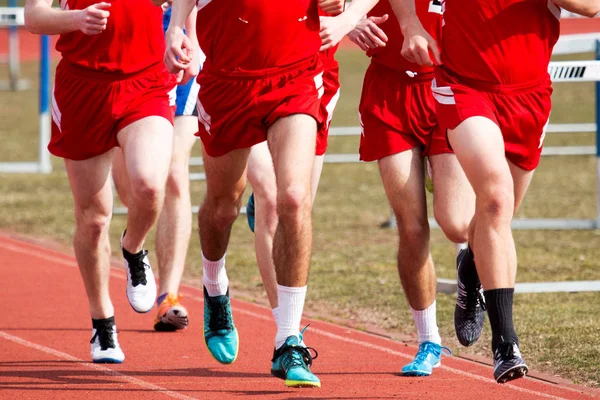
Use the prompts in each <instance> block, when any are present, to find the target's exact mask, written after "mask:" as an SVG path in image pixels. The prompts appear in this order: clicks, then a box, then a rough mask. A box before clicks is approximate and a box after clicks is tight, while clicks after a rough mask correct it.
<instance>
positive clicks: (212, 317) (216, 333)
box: [204, 288, 239, 364]
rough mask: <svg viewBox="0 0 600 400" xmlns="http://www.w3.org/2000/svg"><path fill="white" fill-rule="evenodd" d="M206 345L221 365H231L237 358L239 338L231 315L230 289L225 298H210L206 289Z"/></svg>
mask: <svg viewBox="0 0 600 400" xmlns="http://www.w3.org/2000/svg"><path fill="white" fill-rule="evenodd" d="M204 343H206V347H207V348H208V351H209V352H210V354H211V355H212V356H213V357H214V358H215V360H217V361H218V362H220V363H221V364H231V363H232V362H234V361H235V360H236V358H237V355H238V350H239V336H238V331H237V329H236V328H235V325H234V323H233V315H232V314H231V302H230V301H229V289H228V290H227V293H226V294H225V295H224V296H215V297H210V296H209V295H208V292H207V291H206V288H204Z"/></svg>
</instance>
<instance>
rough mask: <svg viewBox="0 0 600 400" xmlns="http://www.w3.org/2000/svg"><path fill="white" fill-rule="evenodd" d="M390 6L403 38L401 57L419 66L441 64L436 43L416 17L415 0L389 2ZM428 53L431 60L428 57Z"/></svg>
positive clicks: (391, 0) (393, 0) (392, 0)
mask: <svg viewBox="0 0 600 400" xmlns="http://www.w3.org/2000/svg"><path fill="white" fill-rule="evenodd" d="M390 4H391V6H392V10H394V14H395V15H396V18H397V19H398V23H399V24H400V29H401V30H402V35H403V36H404V44H403V46H402V56H403V57H404V58H406V59H407V60H408V61H410V62H414V63H417V64H420V65H433V64H434V63H435V64H441V59H440V51H439V49H438V46H437V43H436V42H435V40H433V38H432V37H431V35H430V34H429V33H427V31H426V30H425V28H423V25H422V24H421V21H419V18H418V17H417V12H416V10H415V0H390ZM430 52H431V55H432V56H433V60H431V57H430V56H429V53H430Z"/></svg>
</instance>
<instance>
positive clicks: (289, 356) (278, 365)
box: [271, 336, 321, 388]
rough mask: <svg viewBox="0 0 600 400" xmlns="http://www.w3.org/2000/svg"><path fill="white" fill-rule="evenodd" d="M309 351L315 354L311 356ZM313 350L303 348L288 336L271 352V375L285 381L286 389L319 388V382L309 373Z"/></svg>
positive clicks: (294, 337) (316, 354) (315, 356)
mask: <svg viewBox="0 0 600 400" xmlns="http://www.w3.org/2000/svg"><path fill="white" fill-rule="evenodd" d="M310 350H312V351H314V352H315V355H314V357H313V355H312V354H311V352H310ZM317 356H318V353H317V351H316V350H315V349H311V348H309V347H306V346H303V345H302V344H300V343H299V341H298V338H297V337H296V336H290V337H288V338H287V339H286V340H285V343H284V344H283V346H281V347H280V348H279V349H277V350H275V351H274V352H273V359H272V360H271V361H272V362H273V364H272V365H271V375H273V376H275V377H277V378H281V379H284V380H285V386H288V387H296V388H301V387H318V388H320V387H321V381H320V380H319V378H317V377H316V376H315V374H313V373H312V372H311V371H310V366H311V365H312V360H313V359H315V358H317Z"/></svg>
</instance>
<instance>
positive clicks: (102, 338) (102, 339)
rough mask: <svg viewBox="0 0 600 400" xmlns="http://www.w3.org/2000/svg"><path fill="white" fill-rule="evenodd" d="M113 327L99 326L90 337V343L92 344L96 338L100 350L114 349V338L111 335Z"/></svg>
mask: <svg viewBox="0 0 600 400" xmlns="http://www.w3.org/2000/svg"><path fill="white" fill-rule="evenodd" d="M113 333H114V331H113V327H112V326H101V327H99V328H98V329H96V333H95V334H94V336H92V340H90V343H94V341H95V340H96V338H98V342H99V343H100V349H101V350H107V349H114V348H115V347H117V346H116V344H115V338H114V335H113Z"/></svg>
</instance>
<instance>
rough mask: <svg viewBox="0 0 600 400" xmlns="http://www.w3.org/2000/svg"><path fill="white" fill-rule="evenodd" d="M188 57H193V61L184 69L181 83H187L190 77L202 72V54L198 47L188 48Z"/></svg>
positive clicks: (179, 82)
mask: <svg viewBox="0 0 600 400" xmlns="http://www.w3.org/2000/svg"><path fill="white" fill-rule="evenodd" d="M187 54H188V57H190V58H191V60H192V61H191V62H190V65H189V67H187V68H186V69H184V70H183V75H182V76H181V80H180V81H178V84H179V85H185V84H187V83H188V82H189V81H190V79H194V77H196V75H198V73H200V62H199V61H200V55H199V54H198V49H196V48H194V49H192V48H191V49H190V50H188V53H187Z"/></svg>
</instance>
